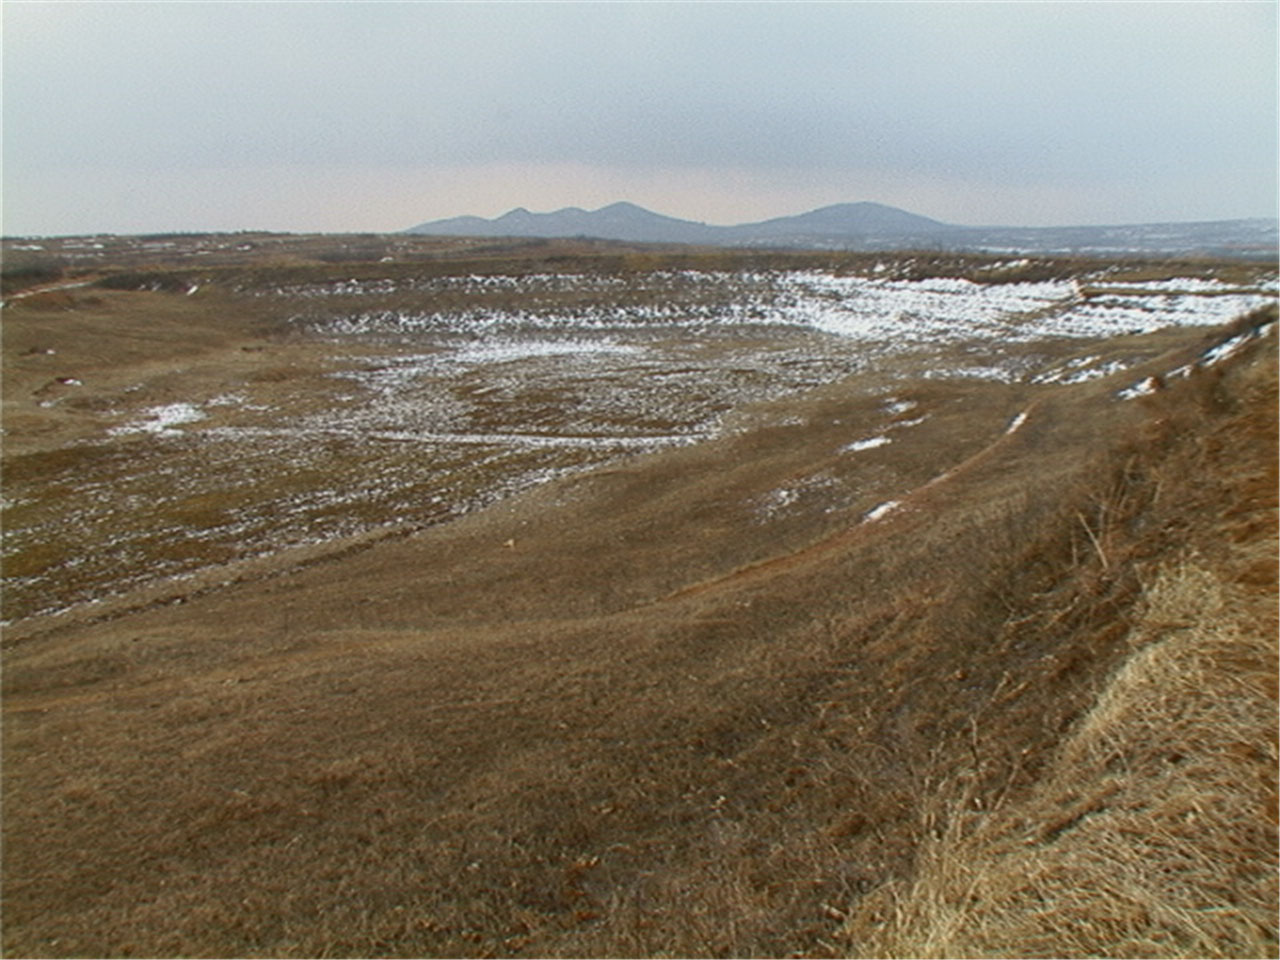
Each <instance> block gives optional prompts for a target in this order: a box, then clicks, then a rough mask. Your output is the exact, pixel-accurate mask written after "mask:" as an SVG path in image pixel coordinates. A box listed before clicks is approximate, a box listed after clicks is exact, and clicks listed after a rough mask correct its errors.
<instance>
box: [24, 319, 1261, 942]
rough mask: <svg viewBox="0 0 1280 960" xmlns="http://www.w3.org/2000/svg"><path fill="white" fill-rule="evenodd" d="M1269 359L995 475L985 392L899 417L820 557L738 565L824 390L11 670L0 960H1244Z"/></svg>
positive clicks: (1132, 412)
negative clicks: (92, 959)
mask: <svg viewBox="0 0 1280 960" xmlns="http://www.w3.org/2000/svg"><path fill="white" fill-rule="evenodd" d="M1254 322H1255V323H1256V322H1258V321H1257V320H1256V318H1255V321H1254ZM1231 333H1232V331H1230V330H1228V331H1215V332H1214V333H1213V334H1212V336H1211V338H1207V340H1206V342H1204V343H1192V344H1188V343H1175V344H1172V346H1174V347H1175V352H1174V353H1173V354H1171V355H1168V356H1165V357H1163V358H1161V364H1162V365H1163V366H1162V367H1161V369H1164V368H1167V367H1171V366H1174V365H1176V364H1178V363H1180V362H1183V361H1184V360H1185V359H1187V358H1188V357H1191V356H1194V355H1196V352H1197V351H1200V350H1202V349H1203V348H1204V347H1205V346H1207V345H1209V344H1211V343H1212V342H1214V341H1215V340H1222V339H1225V338H1226V337H1227V336H1229V335H1231ZM1275 359H1276V358H1275V341H1274V336H1272V337H1271V338H1264V339H1260V340H1257V341H1255V342H1253V343H1252V344H1251V345H1250V346H1249V347H1248V348H1247V349H1246V350H1244V351H1242V352H1241V353H1240V354H1238V355H1237V356H1236V357H1234V358H1233V359H1232V360H1231V361H1230V362H1229V363H1227V364H1223V365H1220V366H1218V367H1214V368H1211V369H1205V370H1197V371H1196V372H1195V373H1194V374H1193V375H1192V376H1190V377H1188V378H1186V379H1179V380H1177V381H1176V382H1172V383H1170V384H1169V385H1168V387H1167V389H1164V390H1162V391H1159V392H1157V393H1155V394H1153V395H1151V396H1149V397H1145V398H1142V399H1139V400H1137V401H1132V402H1123V403H1122V402H1117V401H1115V400H1114V398H1113V388H1114V385H1113V384H1107V383H1099V382H1093V383H1085V384H1080V385H1076V386H1072V387H1069V388H1060V389H1055V390H1041V391H1038V392H1036V395H1035V398H1034V399H1036V400H1037V401H1038V402H1037V403H1036V404H1035V406H1034V407H1033V408H1032V409H1031V413H1030V415H1029V416H1028V418H1027V420H1026V422H1025V424H1024V425H1023V426H1022V427H1021V428H1020V429H1018V430H1017V431H1016V432H1014V433H1006V432H1005V430H1006V425H1007V424H1008V422H1009V420H1010V418H1011V416H1012V415H1013V414H1014V413H1016V412H1018V411H1022V410H1026V409H1028V407H1029V406H1030V404H1029V402H1028V401H1030V400H1031V399H1033V398H1032V397H1031V396H1030V394H1029V393H1028V391H1027V388H1024V387H1018V386H1005V385H1000V384H980V385H973V384H963V385H954V384H917V385H915V386H914V387H913V390H914V391H915V392H914V393H913V398H914V399H915V400H917V401H918V402H919V403H920V405H921V407H922V409H927V410H928V411H929V412H930V414H931V417H932V419H931V421H930V423H929V424H926V425H923V426H921V427H918V428H915V429H916V430H918V431H919V433H918V434H917V433H914V432H913V434H912V436H913V437H915V439H914V440H912V441H911V442H908V441H907V440H905V439H904V440H903V441H902V442H900V443H896V444H895V445H894V447H892V448H891V450H885V451H876V452H874V457H869V458H868V459H866V460H865V461H863V462H862V463H861V466H860V467H859V472H858V474H857V478H855V477H854V476H853V475H852V474H850V475H849V476H848V477H847V479H848V480H849V482H850V483H851V484H852V483H853V481H854V479H858V482H860V483H862V484H863V486H861V487H858V488H857V490H856V495H854V496H851V499H850V500H849V501H848V502H847V503H846V504H845V506H844V507H843V509H842V510H841V511H838V512H835V513H832V514H822V515H817V514H814V515H803V516H800V517H798V518H797V519H795V520H794V521H792V522H790V523H789V524H786V525H782V526H779V527H776V528H774V527H763V526H761V525H759V524H756V523H753V522H752V521H751V518H750V515H749V513H748V510H747V508H746V507H744V504H747V503H750V502H753V498H757V497H759V495H760V494H761V493H763V492H766V491H768V490H771V489H776V488H777V487H778V486H779V485H780V484H783V483H789V482H793V481H794V480H795V479H796V478H802V479H803V478H806V477H812V476H815V475H826V473H827V472H830V471H833V470H836V469H837V465H836V464H834V462H833V460H832V456H831V454H830V451H831V450H833V449H836V448H837V447H838V446H839V445H840V444H841V443H844V442H847V441H848V440H849V439H850V436H849V430H850V427H849V425H848V423H841V422H839V421H840V420H841V419H842V418H849V419H850V420H851V421H852V422H853V423H854V424H857V423H858V422H860V421H859V419H858V418H859V417H865V416H869V415H870V413H869V410H864V409H863V408H862V407H860V406H859V404H860V403H865V401H863V400H859V399H858V398H855V397H851V396H850V395H849V393H848V392H847V390H846V389H845V388H844V387H842V386H841V385H838V384H837V385H834V386H832V387H830V388H826V389H824V390H821V391H817V392H815V393H814V394H812V395H808V396H806V397H805V398H802V399H793V400H790V401H786V402H785V406H784V412H786V413H787V414H788V415H789V416H791V417H794V418H795V419H796V420H797V421H798V425H795V426H792V427H788V428H786V429H783V428H781V427H778V426H775V425H774V424H775V423H777V418H776V417H773V416H771V415H769V412H768V411H763V412H758V414H757V415H758V417H759V420H758V422H757V423H756V424H755V426H754V427H753V428H752V429H744V430H742V431H740V432H738V433H735V434H733V435H732V436H730V437H727V438H725V439H723V440H721V441H718V442H716V443H713V444H705V445H699V446H696V447H691V448H687V449H683V450H677V451H673V452H667V453H664V454H661V455H657V456H653V457H650V458H646V459H643V460H639V461H632V462H628V463H626V464H623V465H620V466H618V467H616V468H614V469H611V470H609V471H605V472H602V473H600V474H596V475H588V476H585V477H581V478H578V479H576V480H573V481H570V482H568V483H565V484H562V485H560V486H558V487H555V488H554V489H548V490H545V491H541V492H539V493H537V494H535V495H530V496H528V497H525V498H523V499H520V500H517V501H513V502H512V503H510V504H508V505H506V506H504V507H502V508H499V509H494V510H491V511H486V512H484V513H480V514H476V515H474V516H471V517H467V518H464V519H463V520H460V521H458V522H456V523H454V524H449V525H447V526H443V527H438V528H432V529H430V530H424V531H421V532H419V533H418V534H416V535H414V536H411V537H405V538H402V539H398V540H394V541H387V542H383V543H379V544H377V545H376V546H374V547H373V548H371V549H367V550H361V551H360V552H352V553H347V554H342V555H338V556H337V557H336V559H334V560H332V561H331V562H327V563H313V564H311V565H308V566H305V567H299V568H297V569H289V568H287V567H285V568H282V569H281V570H278V571H276V574H277V575H276V576H274V577H272V578H268V579H249V580H246V581H244V582H242V583H237V584H232V585H229V586H226V587H224V588H222V589H218V590H212V591H209V592H207V593H199V592H197V591H192V592H190V593H189V594H179V595H176V597H175V598H173V599H174V600H175V602H173V603H166V604H162V605H156V606H152V607H150V608H147V609H144V610H137V611H134V612H131V613H129V614H128V615H122V616H118V617H116V618H114V619H104V620H102V621H100V622H96V623H94V622H85V623H82V624H79V625H77V624H75V623H70V624H68V625H66V626H63V627H61V628H56V629H50V630H48V631H46V632H43V633H40V632H35V633H31V634H30V635H28V636H25V637H23V638H22V639H23V641H24V642H22V643H21V644H16V645H12V646H11V647H10V649H8V650H7V651H6V660H5V672H4V678H3V679H4V687H5V700H4V709H5V722H4V728H3V735H4V748H5V749H4V764H5V778H4V790H5V796H4V801H5V802H4V808H3V815H4V832H5V854H4V889H3V894H4V895H3V913H4V921H5V922H4V933H3V942H4V949H5V952H6V953H8V954H12V955H26V956H88V955H94V956H160V955H166V956H175V955H181V956H787V955H794V956H840V955H852V956H867V955H883V956H917V955H918V956H963V955H973V956H987V955H1038V956H1057V955H1064V956H1076V955H1080V956H1084V955H1107V956H1134V955H1142V956H1150V955H1158V956H1204V955H1212V956H1274V955H1275V954H1276V950H1277V944H1276V926H1275V910H1276V890H1275V885H1274V878H1275V869H1276V863H1275V848H1276V836H1275V827H1276V815H1275V810H1276V806H1275V780H1276V754H1275V745H1276V733H1275V730H1274V717H1275V702H1276V687H1275V654H1274V647H1273V640H1274V636H1275V632H1276V607H1275V596H1276V563H1275V530H1276V526H1275V525H1276V484H1277V480H1276V379H1277V374H1276V362H1275ZM1153 369H1154V368H1153ZM774 413H777V411H776V410H775V411H774ZM857 435H860V434H855V437H856V436H857ZM841 476H843V475H841ZM902 491H908V492H909V493H910V495H909V496H906V497H904V498H903V504H902V506H901V507H900V508H899V509H898V510H895V511H893V512H892V513H889V514H887V515H886V516H885V517H884V518H883V519H882V520H879V521H876V522H862V520H863V517H864V516H865V514H866V512H867V511H868V510H870V509H871V508H872V507H874V506H875V505H876V504H877V503H880V502H882V501H883V500H885V499H887V497H888V496H889V495H894V494H898V493H901V492H902ZM694 585H697V586H698V587H699V589H697V590H689V589H687V588H689V587H690V586H694Z"/></svg>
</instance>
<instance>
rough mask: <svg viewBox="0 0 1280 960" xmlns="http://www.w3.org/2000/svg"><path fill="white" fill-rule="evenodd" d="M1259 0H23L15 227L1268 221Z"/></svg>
mask: <svg viewBox="0 0 1280 960" xmlns="http://www.w3.org/2000/svg"><path fill="white" fill-rule="evenodd" d="M1277 8H1278V5H1277V4H1276V3H1274V2H1272V0H1263V2H1257V3H1254V2H1230V0H1228V2H1181V3H1180V2H1152V3H1126V2H1105V3H1104V2H1079V3H1067V2H1053V0H1039V2H1000V3H968V2H951V3H932V2H906V3H858V2H839V3H808V2H777V3H731V2H724V3H721V2H642V3H626V2H613V3H605V2H590V3H574V2H562V3H539V2H529V3H520V2H493V3H429V2H421V3H420V2H385V3H384V2H370V0H365V2H305V0H304V2H210V3H202V2H194V3H192V2H184V3H178V2H147V3H143V2H90V3H81V2H68V0H44V2H23V0H5V2H3V5H2V6H0V16H2V17H3V21H2V27H3V55H4V58H3V88H2V89H3V128H2V132H3V206H2V208H0V216H2V219H3V231H4V233H5V234H6V235H11V236H12V235H58V234H75V233H99V232H102V233H108V232H109V233H141V232H161V231H205V230H218V231H230V230H251V229H268V230H281V231H296V232H311V231H323V232H345V231H359V232H363V231H373V232H382V231H394V230H402V229H405V228H407V227H410V226H413V225H414V224H417V223H421V222H423V221H427V220H433V219H438V218H443V217H451V216H457V215H461V214H475V215H479V216H485V217H493V216H497V215H499V214H501V213H504V212H506V211H507V210H509V209H511V208H513V207H516V206H523V207H527V208H528V209H530V210H535V211H548V210H554V209H558V208H560V207H564V206H580V207H584V208H587V209H594V208H596V207H600V206H604V205H607V204H609V203H613V202H615V201H618V200H629V201H631V202H634V203H638V204H640V205H642V206H645V207H648V208H650V209H652V210H655V211H657V212H659V213H665V214H668V215H671V216H678V217H684V218H687V219H691V220H701V221H706V222H709V223H718V224H730V223H742V222H748V221H753V220H760V219H765V218H768V217H774V216H784V215H788V214H794V213H800V212H804V211H806V210H811V209H814V208H817V207H820V206H824V205H827V204H832V203H844V202H855V201H863V200H870V201H876V202H879V203H887V204H891V205H894V206H899V207H903V208H904V209H908V210H911V211H912V212H915V213H920V214H923V215H926V216H930V217H934V218H936V219H940V220H944V221H948V222H952V223H963V224H970V225H1026V226H1054V225H1071V224H1107V223H1136V222H1152V221H1179V220H1216V219H1231V218H1237V217H1274V216H1276V212H1277V211H1276V206H1277V99H1276V89H1277V73H1276V71H1277V68H1276V59H1277V58H1276V52H1277V51H1276V34H1277V22H1276V20H1277Z"/></svg>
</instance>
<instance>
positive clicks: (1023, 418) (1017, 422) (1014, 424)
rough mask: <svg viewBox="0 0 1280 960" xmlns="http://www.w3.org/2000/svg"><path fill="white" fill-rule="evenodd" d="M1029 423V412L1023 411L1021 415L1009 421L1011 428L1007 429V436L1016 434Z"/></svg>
mask: <svg viewBox="0 0 1280 960" xmlns="http://www.w3.org/2000/svg"><path fill="white" fill-rule="evenodd" d="M1026 422H1027V411H1025V410H1023V411H1022V412H1021V413H1020V414H1018V415H1017V416H1016V417H1014V418H1013V419H1012V420H1010V421H1009V426H1008V427H1006V428H1005V431H1004V432H1005V435H1006V436H1007V435H1008V434H1011V433H1013V432H1015V431H1016V430H1017V429H1018V428H1019V427H1021V426H1022V425H1023V424H1024V423H1026Z"/></svg>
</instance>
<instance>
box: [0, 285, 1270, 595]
mask: <svg viewBox="0 0 1280 960" xmlns="http://www.w3.org/2000/svg"><path fill="white" fill-rule="evenodd" d="M1015 266H1017V264H1016V263H1015ZM877 276H878V275H877ZM877 276H872V277H864V276H845V275H838V274H836V273H832V272H824V271H818V270H805V271H758V272H731V271H724V272H715V271H689V270H684V271H656V272H652V273H640V274H634V275H631V274H628V275H625V276H621V275H612V274H554V273H531V274H525V275H518V276H517V275H496V276H482V275H463V276H444V277H434V278H420V279H412V280H406V279H402V278H399V279H391V278H388V279H374V280H368V279H365V280H356V279H351V280H342V281H333V282H326V283H310V284H293V285H288V286H276V287H269V288H262V289H242V290H240V291H239V294H238V295H239V296H241V297H245V298H249V299H252V300H255V301H261V300H264V299H265V300H267V301H273V302H274V301H278V302H280V304H281V305H282V306H281V309H282V310H284V311H285V312H287V313H290V314H291V316H292V319H291V321H290V323H291V328H292V329H293V330H294V332H295V334H294V335H295V336H296V338H297V339H298V340H299V341H300V342H303V343H313V344H320V345H323V346H324V350H325V356H326V357H327V360H326V362H325V364H324V365H323V368H317V369H315V370H312V371H311V372H310V373H309V374H308V375H306V376H298V377H293V378H291V379H288V380H286V381H284V382H283V384H282V383H273V382H266V381H261V382H259V381H251V382H247V383H236V384H227V385H222V386H221V387H220V388H219V391H218V392H217V393H211V394H210V395H209V396H207V397H199V396H191V397H187V398H183V399H181V400H176V401H174V402H170V403H165V404H159V405H152V406H147V407H140V408H137V409H133V410H130V411H123V412H122V413H121V415H120V416H119V417H118V418H117V419H116V420H115V421H114V422H107V420H108V419H109V418H107V419H104V422H103V430H102V435H101V437H100V439H98V440H96V441H92V442H91V443H89V444H88V448H87V449H85V450H82V451H81V452H80V454H79V455H77V456H74V457H70V456H63V457H50V458H49V459H48V464H47V467H45V468H44V469H43V470H42V471H41V473H40V478H39V484H38V486H36V485H32V486H30V488H29V489H23V488H21V487H22V486H23V485H22V483H21V482H17V483H12V482H11V484H10V486H9V487H8V489H7V490H6V497H7V498H8V499H7V501H6V504H5V506H6V509H5V511H4V522H5V528H6V537H5V544H4V550H5V559H6V569H7V570H9V571H16V573H11V575H10V576H9V578H8V580H7V583H6V616H7V617H9V618H14V617H23V616H28V615H31V614H33V613H36V612H40V611H49V610H52V609H58V608H61V607H65V606H66V605H67V604H70V603H74V602H84V601H89V600H94V599H97V598H100V597H102V596H103V595H106V594H110V593H112V592H116V591H120V590H122V589H125V588H127V587H130V586H133V585H136V584H139V583H141V582H143V581H146V580H149V579H154V578H156V577H159V576H174V575H183V574H186V573H189V572H191V571H193V570H196V569H200V568H202V567H205V566H208V565H210V564H218V563H225V562H228V561H233V560H238V559H243V558H246V557H252V556H258V555H262V554H266V553H270V552H272V551H276V550H279V549H281V548H282V547H285V546H288V545H293V544H303V543H314V542H319V541H325V540H330V539H334V538H338V537H343V536H347V535H350V534H353V533H360V532H364V531H368V530H371V529H375V528H379V527H383V526H388V525H392V524H397V525H406V526H409V527H413V526H423V525H426V524H431V523H437V522H440V521H442V520H445V519H448V518H450V517H454V516H457V515H459V514H461V513H463V512H466V511H468V510H471V509H474V508H475V507H476V506H478V505H483V504H486V503H491V502H493V501H494V500H496V499H499V498H501V497H504V496H507V495H509V494H511V493H512V492H514V491H518V490H521V489H524V488H527V487H529V486H532V485H535V484H538V483H542V482H545V481H546V480H548V479H551V478H554V477H557V476H562V475H564V474H566V473H569V472H573V471H578V470H582V469H585V468H589V467H592V466H597V465H599V464H602V463H604V462H607V461H609V460H612V459H615V458H617V457H619V456H628V455H634V454H636V453H644V452H649V451H654V450H658V449H661V448H664V447H669V446H672V445H678V444H684V443H691V442H696V441H699V440H704V439H707V438H712V437H715V436H716V435H718V434H719V433H720V432H721V431H723V430H724V429H726V426H725V424H726V415H727V414H729V413H730V412H731V411H735V410H739V409H741V408H742V407H743V406H744V405H748V404H754V403H759V402H761V401H768V400H773V399H778V398H782V397H787V396H791V395H795V394H797V393H799V392H802V391H806V390H809V389H811V388H814V387H818V386H821V385H824V384H829V383H832V382H834V381H837V380H841V379H843V378H847V377H849V376H851V375H853V374H859V373H875V374H876V376H877V377H879V378H881V380H883V378H885V377H889V378H891V379H894V378H896V379H897V380H900V381H911V380H918V379H938V378H947V379H949V378H965V379H970V380H972V379H978V380H989V381H996V382H1003V383H1025V384H1028V385H1039V386H1042V387H1045V388H1051V387H1054V386H1057V385H1070V384H1075V383H1080V382H1084V381H1087V380H1091V379H1096V378H1103V377H1110V376H1121V375H1122V374H1123V372H1124V370H1125V369H1126V368H1127V367H1128V366H1130V365H1131V364H1132V363H1135V362H1138V361H1141V360H1144V359H1147V358H1148V356H1149V354H1145V353H1144V352H1143V350H1142V349H1141V348H1138V347H1131V348H1129V349H1127V350H1126V351H1125V352H1122V353H1121V354H1120V355H1117V354H1116V352H1115V351H1108V350H1107V349H1104V348H1101V347H1099V346H1098V345H1105V344H1106V343H1107V342H1108V341H1110V340H1112V339H1113V338H1116V337H1120V336H1125V337H1129V338H1131V339H1130V342H1132V338H1133V337H1134V336H1135V335H1141V334H1148V333H1152V332H1155V331H1159V330H1162V329H1165V328H1168V327H1172V326H1212V325H1217V324H1221V323H1223V322H1225V321H1228V320H1230V319H1232V318H1233V317H1235V316H1238V315H1240V314H1242V313H1245V312H1248V311H1250V310H1253V309H1255V308H1258V307H1261V306H1263V305H1265V304H1267V303H1269V302H1273V300H1274V293H1273V290H1274V282H1270V285H1269V286H1268V285H1266V284H1264V285H1262V286H1259V287H1256V288H1252V289H1248V288H1241V287H1239V286H1235V285H1230V284H1225V283H1222V282H1220V281H1218V280H1216V279H1204V278H1197V277H1186V278H1177V279H1166V280H1161V281H1157V282H1151V283H1140V282H1120V281H1110V280H1108V279H1107V278H1106V277H1105V276H1098V277H1089V276H1081V277H1079V278H1076V279H1071V280H1055V281H1047V282H1036V283H977V282H973V281H970V280H965V279H952V278H933V279H924V280H903V279H889V278H877ZM1224 349H1230V348H1229V347H1227V346H1226V345H1224ZM1122 386H1123V387H1125V388H1127V389H1126V390H1125V392H1124V393H1121V394H1120V395H1121V396H1130V395H1136V394H1137V393H1140V392H1142V391H1143V390H1145V389H1147V388H1146V387H1140V386H1136V385H1133V386H1131V385H1129V384H1117V387H1118V388H1119V387H1122ZM1151 389H1154V387H1152V388H1151ZM52 402H60V401H52ZM894 403H895V401H890V402H889V405H888V406H887V407H886V408H885V409H884V411H883V413H884V415H885V417H901V416H903V415H906V414H908V413H909V412H910V410H911V407H910V406H909V405H908V406H903V405H901V404H899V405H898V406H894ZM920 422H923V418H919V419H914V420H910V421H900V422H897V423H891V422H888V421H887V420H886V419H885V418H884V417H882V418H881V420H879V421H878V422H875V423H867V424H866V425H865V429H866V432H865V433H864V434H863V435H861V436H857V435H856V434H855V438H854V439H852V440H851V442H850V443H849V444H848V445H847V446H845V447H844V448H843V451H841V453H842V454H843V455H857V454H862V453H864V452H868V451H871V450H874V449H876V448H878V447H882V446H884V445H887V444H890V443H891V442H892V440H893V437H892V436H891V435H890V434H891V432H892V431H893V430H896V429H901V428H904V427H910V426H913V425H915V424H918V423H920ZM1018 425H1020V422H1019V423H1015V424H1012V425H1009V427H1008V429H1010V430H1013V429H1016V427H1017V426H1018ZM86 464H88V466H86ZM815 484H816V486H815ZM835 486H836V485H835V484H834V483H832V482H828V481H824V480H822V479H821V478H819V479H818V480H816V481H812V482H808V483H806V484H801V485H799V486H797V487H796V488H794V489H787V490H778V491H775V493H774V494H772V495H770V496H768V497H766V498H764V500H763V501H761V502H760V503H758V504H757V513H758V516H759V517H761V518H763V519H766V520H767V519H769V518H771V517H775V516H778V515H781V514H784V513H786V512H787V511H788V510H793V509H797V508H799V506H801V505H803V503H805V502H807V500H806V498H808V497H809V496H810V494H811V493H812V492H813V490H819V491H821V490H828V488H830V489H834V488H835ZM893 506H894V504H884V505H882V507H879V508H876V510H873V511H871V513H870V514H868V515H867V519H868V520H876V519H879V517H881V516H883V515H884V514H885V513H887V512H889V510H890V509H892V507H893ZM10 561H16V562H10Z"/></svg>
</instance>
